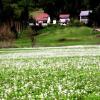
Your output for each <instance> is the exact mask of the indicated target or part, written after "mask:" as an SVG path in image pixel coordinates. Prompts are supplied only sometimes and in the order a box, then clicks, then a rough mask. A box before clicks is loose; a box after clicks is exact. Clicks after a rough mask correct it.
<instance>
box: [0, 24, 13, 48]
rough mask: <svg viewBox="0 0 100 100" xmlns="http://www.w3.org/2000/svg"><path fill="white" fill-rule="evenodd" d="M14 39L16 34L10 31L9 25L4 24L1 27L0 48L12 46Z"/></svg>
mask: <svg viewBox="0 0 100 100" xmlns="http://www.w3.org/2000/svg"><path fill="white" fill-rule="evenodd" d="M13 41H14V34H13V33H12V32H11V31H10V27H9V26H8V25H2V26H1V27H0V48H3V47H12V43H13Z"/></svg>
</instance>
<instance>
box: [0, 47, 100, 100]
mask: <svg viewBox="0 0 100 100" xmlns="http://www.w3.org/2000/svg"><path fill="white" fill-rule="evenodd" d="M47 50H48V52H49V50H50V49H47ZM47 50H45V48H44V49H37V50H36V49H31V50H28V49H27V50H24V49H22V50H19V49H9V50H7V49H5V50H0V52H2V54H1V55H0V99H4V100H11V99H16V100H19V99H20V100H29V99H30V100H42V99H45V100H48V99H49V100H51V99H57V100H61V99H62V100H66V99H70V100H76V99H78V100H79V99H81V100H91V99H92V100H98V98H100V56H80V57H79V56H77V57H76V56H75V57H67V56H66V57H63V56H62V57H55V55H52V56H53V57H46V58H45V57H43V56H41V55H39V56H36V52H39V53H41V54H43V51H44V54H45V56H46V51H47ZM52 50H53V49H52ZM55 50H56V51H57V50H58V51H59V50H62V52H63V51H65V50H67V48H65V49H61V48H59V49H54V51H55ZM73 50H74V48H73ZM73 50H72V51H73ZM78 50H79V49H78ZM87 50H88V49H84V51H87ZM93 50H94V49H93ZM97 50H98V49H97ZM50 51H51V50H50ZM81 51H83V49H81ZM90 51H91V50H90V49H89V52H90ZM89 52H88V54H89ZM67 53H68V52H67ZM67 53H66V54H67ZM34 54H35V56H33V55H34ZM66 54H65V55H66ZM88 54H87V55H88ZM47 55H48V53H47ZM50 56H51V53H50ZM56 56H57V53H56Z"/></svg>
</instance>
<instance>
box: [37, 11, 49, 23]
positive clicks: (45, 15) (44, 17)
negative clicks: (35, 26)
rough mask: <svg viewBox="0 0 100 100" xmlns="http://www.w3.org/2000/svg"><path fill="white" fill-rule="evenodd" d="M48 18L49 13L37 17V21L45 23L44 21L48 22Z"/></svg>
mask: <svg viewBox="0 0 100 100" xmlns="http://www.w3.org/2000/svg"><path fill="white" fill-rule="evenodd" d="M48 17H49V15H48V14H47V13H40V14H38V15H37V16H36V17H35V19H36V20H37V21H44V20H47V19H48Z"/></svg>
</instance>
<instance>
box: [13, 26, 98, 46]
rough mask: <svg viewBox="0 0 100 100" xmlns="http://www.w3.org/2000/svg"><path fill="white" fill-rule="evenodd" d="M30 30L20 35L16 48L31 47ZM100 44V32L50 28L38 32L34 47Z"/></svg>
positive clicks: (75, 28) (84, 28)
mask: <svg viewBox="0 0 100 100" xmlns="http://www.w3.org/2000/svg"><path fill="white" fill-rule="evenodd" d="M29 35H30V33H29V31H28V30H25V31H23V32H22V33H21V34H20V38H19V39H18V40H17V41H15V46H16V47H31V46H32V43H31V39H30V37H29ZM94 44H100V32H96V31H93V29H92V28H89V27H61V26H48V27H46V28H44V29H41V30H40V31H38V35H37V36H36V37H35V45H34V46H37V47H39V46H67V45H94Z"/></svg>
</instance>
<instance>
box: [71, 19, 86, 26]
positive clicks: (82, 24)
mask: <svg viewBox="0 0 100 100" xmlns="http://www.w3.org/2000/svg"><path fill="white" fill-rule="evenodd" d="M69 26H76V27H79V26H84V23H82V22H80V21H79V20H78V19H71V21H70V23H69Z"/></svg>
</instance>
